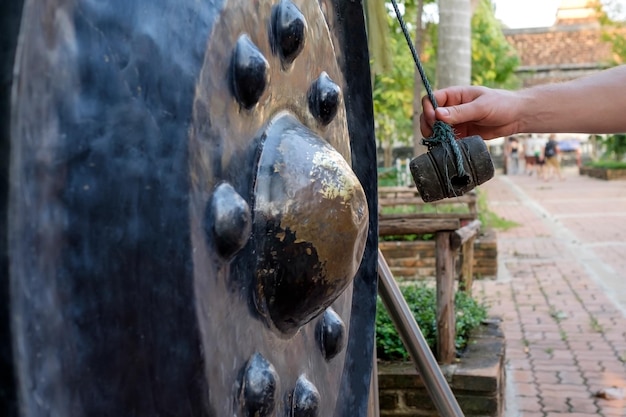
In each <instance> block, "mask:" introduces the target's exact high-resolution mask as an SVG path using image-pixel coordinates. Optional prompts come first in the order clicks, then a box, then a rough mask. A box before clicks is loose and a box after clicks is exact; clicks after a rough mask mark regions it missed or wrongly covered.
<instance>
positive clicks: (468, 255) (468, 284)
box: [459, 236, 476, 295]
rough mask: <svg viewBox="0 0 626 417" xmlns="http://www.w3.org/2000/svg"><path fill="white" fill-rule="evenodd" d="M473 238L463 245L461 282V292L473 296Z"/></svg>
mask: <svg viewBox="0 0 626 417" xmlns="http://www.w3.org/2000/svg"><path fill="white" fill-rule="evenodd" d="M475 239H476V237H475V236H474V237H472V238H470V239H468V240H467V242H465V243H463V248H462V249H461V254H462V256H463V263H462V264H461V280H460V282H459V290H461V291H464V292H466V293H467V294H469V295H472V285H473V284H474V240H475Z"/></svg>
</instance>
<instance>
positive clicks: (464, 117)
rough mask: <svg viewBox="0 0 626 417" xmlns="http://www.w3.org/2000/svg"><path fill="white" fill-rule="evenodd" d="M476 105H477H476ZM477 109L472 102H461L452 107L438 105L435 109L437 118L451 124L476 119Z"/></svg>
mask: <svg viewBox="0 0 626 417" xmlns="http://www.w3.org/2000/svg"><path fill="white" fill-rule="evenodd" d="M474 107H475V106H474ZM474 110H475V109H474V108H473V107H472V106H471V103H466V104H459V105H457V106H450V107H438V108H437V110H436V111H435V115H436V118H437V119H438V120H441V121H442V122H446V123H448V124H450V125H453V126H454V125H457V124H461V123H465V122H469V121H472V120H476V115H474V114H473V113H475V111H474Z"/></svg>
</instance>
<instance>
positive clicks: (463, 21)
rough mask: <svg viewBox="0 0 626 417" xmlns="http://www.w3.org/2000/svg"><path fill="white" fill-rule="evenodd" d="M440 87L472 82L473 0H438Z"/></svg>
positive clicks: (438, 80)
mask: <svg viewBox="0 0 626 417" xmlns="http://www.w3.org/2000/svg"><path fill="white" fill-rule="evenodd" d="M438 3H439V35H438V36H439V44H438V52H437V87H438V88H443V87H448V86H451V85H469V84H470V83H471V77H472V55H471V54H472V36H471V20H472V13H471V0H439V1H438Z"/></svg>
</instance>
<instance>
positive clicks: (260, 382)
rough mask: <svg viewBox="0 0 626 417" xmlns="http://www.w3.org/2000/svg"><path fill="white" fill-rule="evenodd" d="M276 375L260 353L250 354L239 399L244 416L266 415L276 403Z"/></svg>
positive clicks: (268, 414) (261, 416)
mask: <svg viewBox="0 0 626 417" xmlns="http://www.w3.org/2000/svg"><path fill="white" fill-rule="evenodd" d="M277 386H278V375H277V373H276V370H275V369H274V367H273V366H272V364H271V363H269V362H268V361H267V359H265V358H264V357H263V355H261V354H260V353H255V354H254V355H252V357H251V358H250V360H249V361H248V364H247V365H246V369H245V371H244V375H243V381H242V386H241V392H240V397H239V401H240V404H241V409H242V412H243V415H244V416H245V417H267V416H270V415H272V413H273V411H274V407H275V405H276V402H275V401H276V389H277Z"/></svg>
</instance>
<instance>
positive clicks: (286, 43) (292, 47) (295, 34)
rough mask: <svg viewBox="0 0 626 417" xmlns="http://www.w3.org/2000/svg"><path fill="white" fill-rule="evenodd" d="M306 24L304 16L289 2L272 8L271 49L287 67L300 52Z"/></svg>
mask: <svg viewBox="0 0 626 417" xmlns="http://www.w3.org/2000/svg"><path fill="white" fill-rule="evenodd" d="M306 29H307V24H306V20H305V19H304V15H303V14H302V12H301V11H300V9H298V7H297V6H296V5H295V4H293V3H292V2H291V1H290V0H281V1H280V3H278V4H277V5H276V6H274V7H272V32H271V33H272V48H273V50H274V51H275V52H278V53H279V55H280V57H281V58H282V60H283V65H284V66H287V65H289V64H291V63H292V62H293V60H294V59H296V57H297V56H298V55H299V54H300V52H302V49H303V48H304V44H305V40H306Z"/></svg>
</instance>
